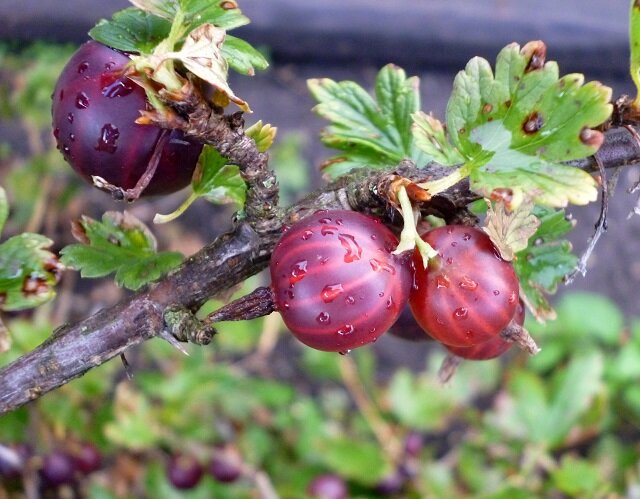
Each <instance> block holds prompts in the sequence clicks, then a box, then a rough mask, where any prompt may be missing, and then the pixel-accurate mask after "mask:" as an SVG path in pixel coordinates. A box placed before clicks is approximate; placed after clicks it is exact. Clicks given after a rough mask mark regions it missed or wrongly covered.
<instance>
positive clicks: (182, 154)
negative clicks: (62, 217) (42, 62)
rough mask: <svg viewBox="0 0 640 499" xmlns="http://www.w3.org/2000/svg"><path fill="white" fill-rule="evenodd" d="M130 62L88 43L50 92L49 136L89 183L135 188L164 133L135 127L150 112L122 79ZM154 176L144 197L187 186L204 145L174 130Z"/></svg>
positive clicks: (130, 83)
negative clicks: (96, 180) (142, 113)
mask: <svg viewBox="0 0 640 499" xmlns="http://www.w3.org/2000/svg"><path fill="white" fill-rule="evenodd" d="M127 63H129V58H128V57H127V56H126V55H124V54H122V53H121V52H118V51H116V50H113V49H111V48H110V47H107V46H106V45H102V44H101V43H98V42H96V41H90V42H87V43H85V44H84V45H82V46H81V47H80V48H79V49H78V50H77V51H76V52H75V54H74V55H73V56H72V57H71V59H70V60H69V62H68V63H67V64H66V66H65V67H64V69H63V70H62V73H61V74H60V77H59V78H58V82H57V83H56V86H55V90H54V92H53V95H52V98H53V105H52V115H53V134H54V136H55V139H56V142H57V145H58V148H59V149H60V151H61V152H62V155H63V156H64V158H65V160H67V162H69V164H70V165H71V166H72V167H73V169H74V170H75V171H76V172H77V173H79V174H80V175H81V176H82V177H84V178H85V179H86V180H87V181H89V182H91V176H92V175H97V176H100V177H102V178H104V179H105V180H106V181H107V182H109V183H110V184H113V185H115V186H117V187H120V188H122V189H131V188H133V187H134V186H135V185H136V183H137V182H138V180H139V179H140V177H141V176H142V175H143V173H144V172H145V171H146V169H147V165H148V164H149V161H150V159H151V156H152V154H153V152H154V149H155V147H156V144H157V143H158V141H159V140H160V137H161V134H162V133H163V130H162V129H160V128H159V127H156V126H153V125H138V124H136V123H135V120H136V119H137V118H138V117H140V111H141V110H149V109H150V105H149V102H148V100H147V98H146V95H145V92H144V90H143V89H142V87H140V86H139V85H137V84H136V83H134V82H133V81H131V80H130V79H129V78H127V77H125V76H123V75H122V70H123V68H124V66H125V65H126V64H127ZM168 133H169V136H168V138H167V140H166V142H165V143H164V147H163V149H162V153H161V156H160V160H159V163H158V166H157V169H156V172H155V174H154V176H153V178H152V179H151V182H150V183H149V185H148V186H147V188H146V189H145V190H144V191H143V193H142V194H143V195H150V194H166V193H170V192H174V191H177V190H179V189H182V188H183V187H185V186H186V185H188V184H189V182H190V180H191V176H192V174H193V171H194V169H195V166H196V163H197V161H198V156H199V155H200V151H201V150H202V144H199V143H197V142H195V141H194V140H193V139H191V138H189V137H186V136H185V135H184V134H183V133H182V132H181V131H178V130H172V131H170V132H168Z"/></svg>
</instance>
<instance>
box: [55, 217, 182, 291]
mask: <svg viewBox="0 0 640 499" xmlns="http://www.w3.org/2000/svg"><path fill="white" fill-rule="evenodd" d="M75 230H76V237H77V238H79V239H80V240H81V241H82V242H83V243H84V244H72V245H70V246H67V247H65V248H63V249H62V251H61V253H62V261H63V263H64V264H65V265H69V266H70V267H73V268H76V269H78V270H80V274H81V275H82V276H83V277H102V276H105V275H108V274H111V273H113V272H115V281H116V284H118V286H123V287H126V288H128V289H133V290H136V289H139V288H141V287H142V286H144V285H145V284H148V283H149V282H151V281H154V280H156V279H158V278H159V277H160V276H161V275H163V274H165V273H167V272H168V271H169V270H171V269H173V268H175V267H176V266H178V265H179V264H180V263H181V262H182V259H183V256H182V255H181V254H180V253H176V252H161V253H158V252H157V251H156V240H155V238H154V237H153V234H151V232H150V231H149V229H148V228H147V227H146V226H145V225H144V224H143V223H142V222H140V221H139V220H138V219H137V218H135V217H134V216H133V215H131V214H130V213H127V212H124V213H118V212H107V213H105V214H104V215H103V217H102V221H101V222H98V221H97V220H94V219H92V218H89V217H86V216H83V217H82V219H81V220H80V221H78V222H77V223H76V226H75Z"/></svg>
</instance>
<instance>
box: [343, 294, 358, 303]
mask: <svg viewBox="0 0 640 499" xmlns="http://www.w3.org/2000/svg"><path fill="white" fill-rule="evenodd" d="M344 301H345V303H346V304H347V305H353V304H354V303H355V302H356V299H355V298H354V297H353V296H351V295H349V296H347V297H346V298H345V299H344Z"/></svg>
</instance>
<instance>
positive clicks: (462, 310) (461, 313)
mask: <svg viewBox="0 0 640 499" xmlns="http://www.w3.org/2000/svg"><path fill="white" fill-rule="evenodd" d="M468 314H469V310H468V309H467V307H458V308H456V309H455V310H454V311H453V317H454V318H455V319H458V320H462V319H466V318H467V315H468Z"/></svg>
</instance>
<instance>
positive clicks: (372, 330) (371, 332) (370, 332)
mask: <svg viewBox="0 0 640 499" xmlns="http://www.w3.org/2000/svg"><path fill="white" fill-rule="evenodd" d="M375 332H376V328H375V327H372V328H371V329H369V334H373V333H375ZM376 340H377V338H376V339H375V340H373V341H376Z"/></svg>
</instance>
